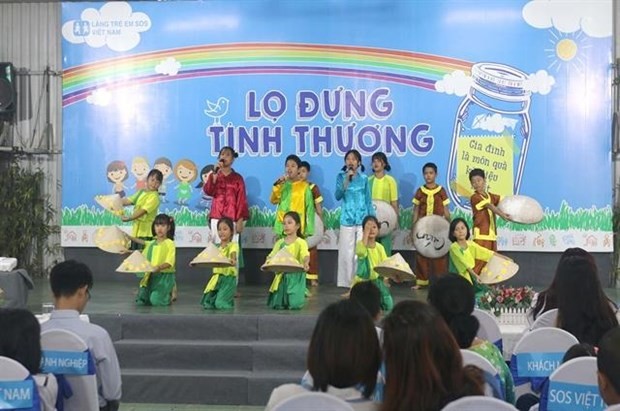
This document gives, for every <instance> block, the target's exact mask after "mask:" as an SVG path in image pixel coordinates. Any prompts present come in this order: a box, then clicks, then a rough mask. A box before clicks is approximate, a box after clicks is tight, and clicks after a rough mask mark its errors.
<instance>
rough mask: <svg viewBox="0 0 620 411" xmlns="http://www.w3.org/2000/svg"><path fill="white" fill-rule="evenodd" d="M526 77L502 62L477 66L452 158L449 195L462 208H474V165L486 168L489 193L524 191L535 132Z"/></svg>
mask: <svg viewBox="0 0 620 411" xmlns="http://www.w3.org/2000/svg"><path fill="white" fill-rule="evenodd" d="M526 79H527V74H525V73H524V72H522V71H520V70H518V69H516V68H514V67H510V66H507V65H503V64H497V63H477V64H474V65H473V66H472V84H471V87H470V89H469V92H468V93H467V96H465V98H464V99H463V101H462V102H461V104H460V105H459V108H458V111H457V113H456V119H455V121H454V131H453V134H452V145H451V150H450V160H449V162H448V173H447V176H448V182H449V184H448V194H449V196H450V198H451V199H452V201H454V203H455V204H456V205H457V206H459V207H461V208H465V209H468V210H469V209H471V206H470V203H469V197H470V196H471V194H472V193H473V189H472V188H471V184H470V183H469V172H470V171H471V170H472V169H474V168H481V169H483V170H484V172H485V174H486V181H487V189H488V191H491V192H493V193H495V194H499V195H501V196H505V195H513V194H517V193H518V192H519V188H520V186H521V178H522V176H523V168H524V167H525V160H526V158H527V151H528V146H529V142H530V132H531V123H530V114H529V108H530V99H531V92H530V91H529V90H527V89H526V88H525V81H526Z"/></svg>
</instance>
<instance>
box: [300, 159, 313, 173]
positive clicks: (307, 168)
mask: <svg viewBox="0 0 620 411" xmlns="http://www.w3.org/2000/svg"><path fill="white" fill-rule="evenodd" d="M299 168H305V169H306V170H308V173H309V172H310V168H311V167H310V163H308V162H307V161H302V162H301V163H300V164H299Z"/></svg>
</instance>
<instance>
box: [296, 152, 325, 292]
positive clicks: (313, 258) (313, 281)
mask: <svg viewBox="0 0 620 411" xmlns="http://www.w3.org/2000/svg"><path fill="white" fill-rule="evenodd" d="M308 174H310V163H308V162H307V161H302V162H301V166H300V167H299V179H300V180H302V181H307V182H308V184H310V192H311V193H312V198H314V210H315V211H316V214H317V215H318V216H319V218H320V219H321V221H323V196H322V195H321V190H319V186H317V185H316V184H314V183H311V182H309V181H308ZM323 225H325V221H323ZM309 251H310V269H309V270H308V274H306V279H307V280H310V285H311V286H313V287H316V286H318V285H319V250H318V249H317V248H316V247H312V248H310V250H309Z"/></svg>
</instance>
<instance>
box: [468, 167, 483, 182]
mask: <svg viewBox="0 0 620 411" xmlns="http://www.w3.org/2000/svg"><path fill="white" fill-rule="evenodd" d="M476 176H478V177H482V178H483V179H486V176H485V174H484V170H483V169H481V168H474V169H473V170H471V171H470V172H469V181H471V179H472V178H473V177H476Z"/></svg>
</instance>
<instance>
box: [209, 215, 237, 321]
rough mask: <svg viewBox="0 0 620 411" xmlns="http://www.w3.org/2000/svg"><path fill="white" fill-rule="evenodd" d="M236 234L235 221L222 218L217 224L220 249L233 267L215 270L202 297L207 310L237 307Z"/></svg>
mask: <svg viewBox="0 0 620 411" xmlns="http://www.w3.org/2000/svg"><path fill="white" fill-rule="evenodd" d="M234 234H235V229H234V224H233V221H232V220H231V219H230V218H228V217H222V218H220V220H219V221H218V222H217V235H218V237H219V238H220V240H221V243H220V244H219V246H218V247H219V249H220V251H221V253H222V254H223V255H224V257H227V258H229V259H230V262H231V264H232V267H225V268H214V269H213V276H211V279H210V280H209V282H208V283H207V286H206V287H205V291H204V294H203V296H202V301H201V304H202V306H203V307H204V308H205V309H212V308H215V309H217V310H230V309H233V308H234V307H235V293H236V292H237V256H238V255H239V243H237V242H235V241H232V238H233V235H234Z"/></svg>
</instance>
